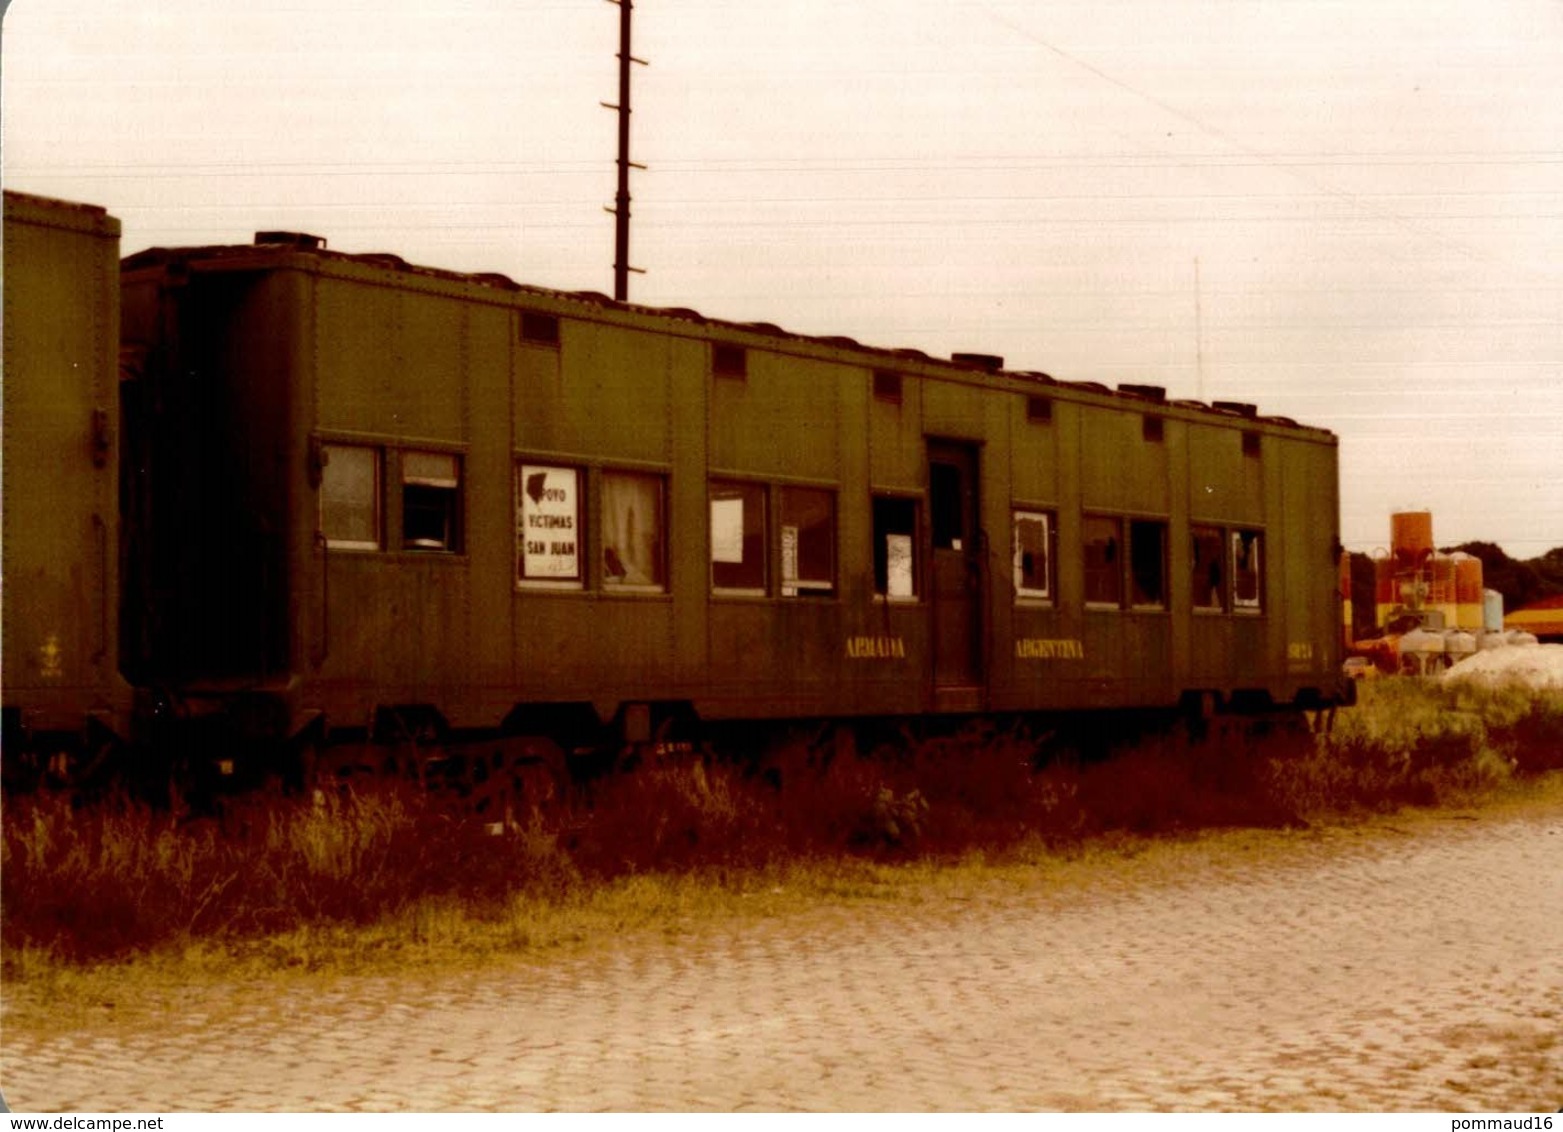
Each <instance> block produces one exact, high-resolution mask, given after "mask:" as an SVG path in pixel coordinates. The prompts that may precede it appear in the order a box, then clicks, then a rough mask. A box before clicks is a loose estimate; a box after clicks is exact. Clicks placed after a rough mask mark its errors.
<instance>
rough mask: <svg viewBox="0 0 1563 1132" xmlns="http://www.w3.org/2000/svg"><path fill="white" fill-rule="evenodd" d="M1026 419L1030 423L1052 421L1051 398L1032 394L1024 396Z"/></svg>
mask: <svg viewBox="0 0 1563 1132" xmlns="http://www.w3.org/2000/svg"><path fill="white" fill-rule="evenodd" d="M1026 419H1027V420H1028V421H1030V422H1031V423H1032V424H1052V423H1053V399H1052V398H1051V397H1038V396H1036V395H1032V396H1030V397H1027V398H1026Z"/></svg>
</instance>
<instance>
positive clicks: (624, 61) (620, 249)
mask: <svg viewBox="0 0 1563 1132" xmlns="http://www.w3.org/2000/svg"><path fill="white" fill-rule="evenodd" d="M608 3H610V4H617V5H618V6H619V101H618V103H617V104H615V103H612V102H604V103H603V104H602V105H604V106H606V107H607V108H608V109H609V110H617V111H618V112H619V191H618V192H617V193H616V194H615V195H614V198H613V207H612V208H610V209H608V211H609V212H611V213H613V218H614V219H613V297H614V298H615V299H616V300H618V301H619V302H621V303H622V302H625V301H626V300H628V299H629V291H630V287H629V273H630V272H632V271H633V272H635V273H636V274H644V272H643V270H642V269H641V268H638V267H631V266H630V169H632V168H634V169H644V168H645V166H644V165H640V164H637V163H636V162H633V161H631V160H630V64H631V63H639V64H640V65H641V66H642V67H644V66H646V65H647V64H646V60H644V59H637V58H635V56H633V55H631V54H630V14H631V12H632V11H633V9H634V5H633V3H632V2H631V0H608Z"/></svg>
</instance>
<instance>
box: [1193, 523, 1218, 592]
mask: <svg viewBox="0 0 1563 1132" xmlns="http://www.w3.org/2000/svg"><path fill="white" fill-rule="evenodd" d="M1189 534H1190V539H1191V542H1192V545H1191V547H1190V549H1189V563H1190V574H1189V584H1190V594H1191V597H1192V601H1193V606H1194V608H1195V609H1206V610H1215V611H1217V612H1220V611H1221V610H1222V609H1223V608H1225V604H1224V603H1225V595H1226V586H1225V584H1224V583H1223V581H1222V565H1221V561H1222V555H1221V544H1222V541H1223V540H1222V537H1221V528H1220V527H1193V528H1191V529H1190V532H1189Z"/></svg>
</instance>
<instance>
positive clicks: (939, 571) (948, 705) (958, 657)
mask: <svg viewBox="0 0 1563 1132" xmlns="http://www.w3.org/2000/svg"><path fill="white" fill-rule="evenodd" d="M977 471H978V456H977V449H976V447H975V446H973V445H970V444H958V443H955V442H952V441H944V440H930V441H929V442H928V509H929V518H930V523H929V527H930V531H929V533H930V536H931V540H932V543H933V594H932V597H933V600H932V602H931V606H932V614H931V615H932V618H933V627H932V628H933V631H932V640H933V654H934V656H933V684H934V699H935V707H936V708H940V709H943V710H951V711H976V710H978V709H980V708H981V707H982V698H983V697H982V685H983V672H982V609H983V604H982V602H983V594H982V578H983V571H982V546H981V541H982V533H981V528H980V526H979V525H978V498H979V493H978V476H977Z"/></svg>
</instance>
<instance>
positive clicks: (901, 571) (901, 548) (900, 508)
mask: <svg viewBox="0 0 1563 1132" xmlns="http://www.w3.org/2000/svg"><path fill="white" fill-rule="evenodd" d="M874 592H875V593H877V594H879V595H880V596H881V597H884V598H888V599H889V600H891V601H899V600H910V599H912V598H915V597H916V596H917V500H915V499H901V498H896V497H894V496H888V495H876V496H875V497H874Z"/></svg>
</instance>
